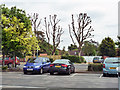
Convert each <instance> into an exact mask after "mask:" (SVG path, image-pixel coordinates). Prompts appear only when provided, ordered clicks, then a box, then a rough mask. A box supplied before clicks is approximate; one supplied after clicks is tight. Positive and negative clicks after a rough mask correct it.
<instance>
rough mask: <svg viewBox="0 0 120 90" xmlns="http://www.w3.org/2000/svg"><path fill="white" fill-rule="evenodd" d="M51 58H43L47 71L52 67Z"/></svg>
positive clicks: (44, 67)
mask: <svg viewBox="0 0 120 90" xmlns="http://www.w3.org/2000/svg"><path fill="white" fill-rule="evenodd" d="M48 60H49V59H47V58H43V69H44V71H45V72H47V71H48V70H49V67H50V62H48Z"/></svg>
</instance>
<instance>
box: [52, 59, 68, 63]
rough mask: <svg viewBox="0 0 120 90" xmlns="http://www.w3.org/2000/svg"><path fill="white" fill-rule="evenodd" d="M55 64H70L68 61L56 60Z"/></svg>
mask: <svg viewBox="0 0 120 90" xmlns="http://www.w3.org/2000/svg"><path fill="white" fill-rule="evenodd" d="M53 63H62V64H69V62H68V60H55V61H54V62H53Z"/></svg>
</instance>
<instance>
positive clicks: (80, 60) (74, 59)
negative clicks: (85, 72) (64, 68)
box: [61, 55, 84, 63]
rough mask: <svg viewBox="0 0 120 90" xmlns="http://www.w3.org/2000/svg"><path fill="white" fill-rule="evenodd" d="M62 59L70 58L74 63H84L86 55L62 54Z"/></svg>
mask: <svg viewBox="0 0 120 90" xmlns="http://www.w3.org/2000/svg"><path fill="white" fill-rule="evenodd" d="M61 59H69V60H70V61H71V62H73V63H82V62H84V57H82V56H81V57H79V56H72V55H71V56H61Z"/></svg>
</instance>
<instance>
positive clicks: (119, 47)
mask: <svg viewBox="0 0 120 90" xmlns="http://www.w3.org/2000/svg"><path fill="white" fill-rule="evenodd" d="M115 44H116V45H117V46H118V50H117V56H120V36H118V41H117V42H116V43H115Z"/></svg>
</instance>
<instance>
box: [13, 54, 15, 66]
mask: <svg viewBox="0 0 120 90" xmlns="http://www.w3.org/2000/svg"><path fill="white" fill-rule="evenodd" d="M13 63H14V65H13V67H15V52H14V61H13Z"/></svg>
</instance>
